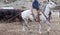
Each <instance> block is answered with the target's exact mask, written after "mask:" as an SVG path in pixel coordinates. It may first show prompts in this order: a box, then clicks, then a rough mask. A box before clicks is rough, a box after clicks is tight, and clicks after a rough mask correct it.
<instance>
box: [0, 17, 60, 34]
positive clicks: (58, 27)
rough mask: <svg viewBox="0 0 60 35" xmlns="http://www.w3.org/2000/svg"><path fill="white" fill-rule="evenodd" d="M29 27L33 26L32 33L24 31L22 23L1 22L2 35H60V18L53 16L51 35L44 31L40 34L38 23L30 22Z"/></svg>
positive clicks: (0, 32)
mask: <svg viewBox="0 0 60 35" xmlns="http://www.w3.org/2000/svg"><path fill="white" fill-rule="evenodd" d="M29 25H30V26H31V27H30V29H32V31H29V30H28V29H27V28H26V31H23V30H22V29H23V26H22V25H21V24H20V22H12V23H6V22H0V35H60V21H59V17H56V16H53V18H52V19H51V31H50V32H49V34H48V33H47V32H44V31H43V32H42V34H40V33H39V32H38V25H39V24H38V23H36V22H32V23H31V22H30V23H29ZM45 26H46V25H45ZM43 28H44V27H43Z"/></svg>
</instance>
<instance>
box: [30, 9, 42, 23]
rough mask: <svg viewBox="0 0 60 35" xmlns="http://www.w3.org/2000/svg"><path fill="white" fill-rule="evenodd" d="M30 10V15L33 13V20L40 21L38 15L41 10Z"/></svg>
mask: <svg viewBox="0 0 60 35" xmlns="http://www.w3.org/2000/svg"><path fill="white" fill-rule="evenodd" d="M31 12H32V14H31V15H33V17H34V20H35V21H36V22H39V21H40V18H39V16H40V15H41V14H40V12H41V10H39V11H36V12H35V10H34V11H33V10H31ZM34 14H37V16H36V17H35V16H34Z"/></svg>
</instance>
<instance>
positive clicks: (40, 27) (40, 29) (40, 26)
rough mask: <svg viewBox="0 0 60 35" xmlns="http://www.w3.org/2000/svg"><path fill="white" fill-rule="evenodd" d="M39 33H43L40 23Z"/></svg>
mask: <svg viewBox="0 0 60 35" xmlns="http://www.w3.org/2000/svg"><path fill="white" fill-rule="evenodd" d="M39 33H40V34H41V33H42V32H41V24H40V22H39Z"/></svg>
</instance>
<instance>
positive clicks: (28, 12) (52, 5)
mask: <svg viewBox="0 0 60 35" xmlns="http://www.w3.org/2000/svg"><path fill="white" fill-rule="evenodd" d="M56 6H57V5H56V4H55V3H54V2H52V1H50V2H48V4H47V5H46V8H45V11H44V14H45V15H44V14H43V13H42V12H40V14H41V15H40V16H39V18H40V20H41V21H42V22H45V23H47V25H48V26H49V28H48V29H47V31H49V30H50V29H51V28H50V22H49V21H48V20H47V19H46V17H47V18H49V12H51V8H55V7H56ZM34 15H35V14H34ZM21 16H22V18H23V20H24V21H25V23H26V25H27V23H28V19H30V20H31V21H34V17H33V15H32V12H31V10H25V11H23V12H22V13H21ZM45 16H46V17H45ZM27 27H29V26H28V25H27ZM40 29H41V25H40ZM40 29H39V32H40V33H41V31H40ZM24 30H25V29H24Z"/></svg>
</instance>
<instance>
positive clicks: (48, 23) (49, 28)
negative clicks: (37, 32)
mask: <svg viewBox="0 0 60 35" xmlns="http://www.w3.org/2000/svg"><path fill="white" fill-rule="evenodd" d="M46 23H47V25H48V29H47V32H49V31H50V30H51V27H50V26H51V25H50V22H49V21H46Z"/></svg>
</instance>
